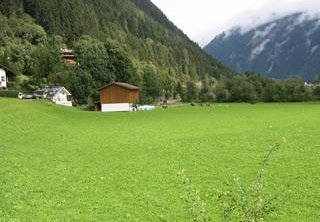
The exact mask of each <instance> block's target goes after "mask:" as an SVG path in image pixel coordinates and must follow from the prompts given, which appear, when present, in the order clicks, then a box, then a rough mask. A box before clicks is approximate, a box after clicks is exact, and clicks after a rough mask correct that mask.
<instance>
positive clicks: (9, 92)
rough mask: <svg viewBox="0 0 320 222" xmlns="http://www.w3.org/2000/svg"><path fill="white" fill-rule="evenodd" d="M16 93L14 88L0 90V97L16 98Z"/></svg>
mask: <svg viewBox="0 0 320 222" xmlns="http://www.w3.org/2000/svg"><path fill="white" fill-rule="evenodd" d="M18 93H19V92H18V91H16V90H0V97H9V98H17V97H18Z"/></svg>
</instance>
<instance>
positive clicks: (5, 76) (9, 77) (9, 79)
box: [0, 64, 17, 89]
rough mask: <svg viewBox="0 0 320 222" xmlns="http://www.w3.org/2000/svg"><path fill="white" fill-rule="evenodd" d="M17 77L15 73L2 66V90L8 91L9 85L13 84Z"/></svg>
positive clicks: (0, 80)
mask: <svg viewBox="0 0 320 222" xmlns="http://www.w3.org/2000/svg"><path fill="white" fill-rule="evenodd" d="M16 75H17V74H16V73H15V72H14V71H12V70H11V69H9V68H8V67H6V66H4V65H1V64H0V89H7V88H8V83H11V84H13V83H14V82H15V76H16Z"/></svg>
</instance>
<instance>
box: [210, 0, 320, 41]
mask: <svg viewBox="0 0 320 222" xmlns="http://www.w3.org/2000/svg"><path fill="white" fill-rule="evenodd" d="M319 3H320V2H319V0H267V1H265V2H264V3H263V4H261V6H260V7H259V8H256V9H254V10H252V9H251V10H245V11H243V12H241V13H239V14H238V15H236V16H235V17H233V18H231V19H230V20H228V21H226V24H225V27H224V28H225V29H224V30H221V28H220V30H218V29H217V30H212V33H211V39H212V38H213V37H214V36H215V35H217V34H219V33H221V32H223V31H227V30H229V29H232V28H234V27H237V26H239V27H240V28H241V30H242V32H246V31H248V30H250V29H253V28H255V27H257V26H259V25H262V24H265V23H267V22H271V21H273V20H276V19H279V18H281V17H284V16H287V15H290V14H293V13H297V12H304V15H302V16H301V18H300V19H301V22H302V21H303V20H305V19H309V18H310V17H316V16H317V17H319V16H320V4H319ZM209 41H210V40H209Z"/></svg>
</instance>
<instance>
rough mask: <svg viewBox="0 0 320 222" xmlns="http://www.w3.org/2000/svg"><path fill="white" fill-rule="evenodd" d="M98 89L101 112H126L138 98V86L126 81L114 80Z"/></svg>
mask: <svg viewBox="0 0 320 222" xmlns="http://www.w3.org/2000/svg"><path fill="white" fill-rule="evenodd" d="M99 91H100V103H101V111H102V112H125V111H127V112H128V111H131V110H132V105H133V104H134V103H135V102H137V101H138V100H139V87H137V86H134V85H131V84H128V83H123V82H114V83H111V84H109V85H107V86H104V87H102V88H100V89H99Z"/></svg>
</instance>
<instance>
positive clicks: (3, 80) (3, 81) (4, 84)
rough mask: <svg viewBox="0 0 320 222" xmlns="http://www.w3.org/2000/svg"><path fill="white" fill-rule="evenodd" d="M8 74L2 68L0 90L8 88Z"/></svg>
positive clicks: (0, 70)
mask: <svg viewBox="0 0 320 222" xmlns="http://www.w3.org/2000/svg"><path fill="white" fill-rule="evenodd" d="M7 82H8V79H7V74H6V71H5V70H4V69H2V68H0V88H7Z"/></svg>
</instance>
